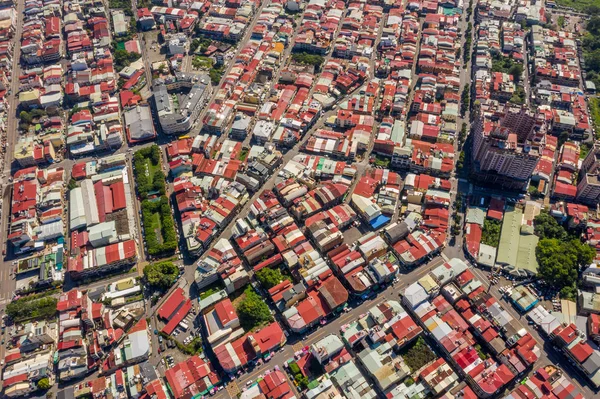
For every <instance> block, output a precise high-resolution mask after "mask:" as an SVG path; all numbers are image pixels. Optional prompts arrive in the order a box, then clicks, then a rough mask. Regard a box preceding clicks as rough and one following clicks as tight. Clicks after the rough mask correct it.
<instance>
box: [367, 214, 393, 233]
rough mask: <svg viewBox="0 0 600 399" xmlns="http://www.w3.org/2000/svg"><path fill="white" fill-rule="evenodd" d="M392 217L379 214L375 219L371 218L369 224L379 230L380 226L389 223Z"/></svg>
mask: <svg viewBox="0 0 600 399" xmlns="http://www.w3.org/2000/svg"><path fill="white" fill-rule="evenodd" d="M390 220H391V219H390V218H389V217H387V216H385V215H379V216H377V217H376V218H375V219H373V220H371V221H370V222H369V224H370V225H371V227H372V228H374V229H375V230H377V229H378V228H380V227H382V226H384V225H386V224H388V223H389V222H390Z"/></svg>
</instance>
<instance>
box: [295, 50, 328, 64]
mask: <svg viewBox="0 0 600 399" xmlns="http://www.w3.org/2000/svg"><path fill="white" fill-rule="evenodd" d="M292 59H293V60H294V61H295V62H297V63H299V64H306V65H312V66H315V67H319V66H321V65H322V64H323V62H324V61H325V59H324V58H323V57H322V56H320V55H317V54H309V53H295V54H293V55H292Z"/></svg>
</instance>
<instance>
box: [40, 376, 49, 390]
mask: <svg viewBox="0 0 600 399" xmlns="http://www.w3.org/2000/svg"><path fill="white" fill-rule="evenodd" d="M51 386H52V385H50V380H49V379H48V378H45V377H44V378H42V379H41V380H39V381H38V382H37V387H38V389H41V390H43V391H47V390H48V389H50V387H51Z"/></svg>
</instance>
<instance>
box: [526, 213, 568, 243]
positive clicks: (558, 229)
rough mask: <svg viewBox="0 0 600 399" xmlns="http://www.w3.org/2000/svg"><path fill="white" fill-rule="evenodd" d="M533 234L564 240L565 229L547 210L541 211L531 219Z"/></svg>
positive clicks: (542, 237)
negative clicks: (533, 228)
mask: <svg viewBox="0 0 600 399" xmlns="http://www.w3.org/2000/svg"><path fill="white" fill-rule="evenodd" d="M533 223H534V226H535V234H536V235H537V236H538V237H540V239H544V238H556V239H559V240H564V239H565V238H566V237H567V232H566V231H565V229H564V228H563V227H562V226H561V225H560V224H558V222H557V221H556V219H554V217H553V216H552V215H550V214H549V213H548V212H542V213H540V214H539V215H537V216H536V217H535V219H533Z"/></svg>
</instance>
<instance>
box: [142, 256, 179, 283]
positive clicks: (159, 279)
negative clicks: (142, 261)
mask: <svg viewBox="0 0 600 399" xmlns="http://www.w3.org/2000/svg"><path fill="white" fill-rule="evenodd" d="M178 274H179V269H178V268H177V266H175V264H173V262H169V261H165V262H158V263H151V264H149V265H148V266H146V267H144V277H145V278H146V281H147V282H148V284H150V285H151V286H153V287H156V288H160V289H167V288H169V287H171V286H172V285H173V283H174V282H175V279H176V278H177V275H178Z"/></svg>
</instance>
